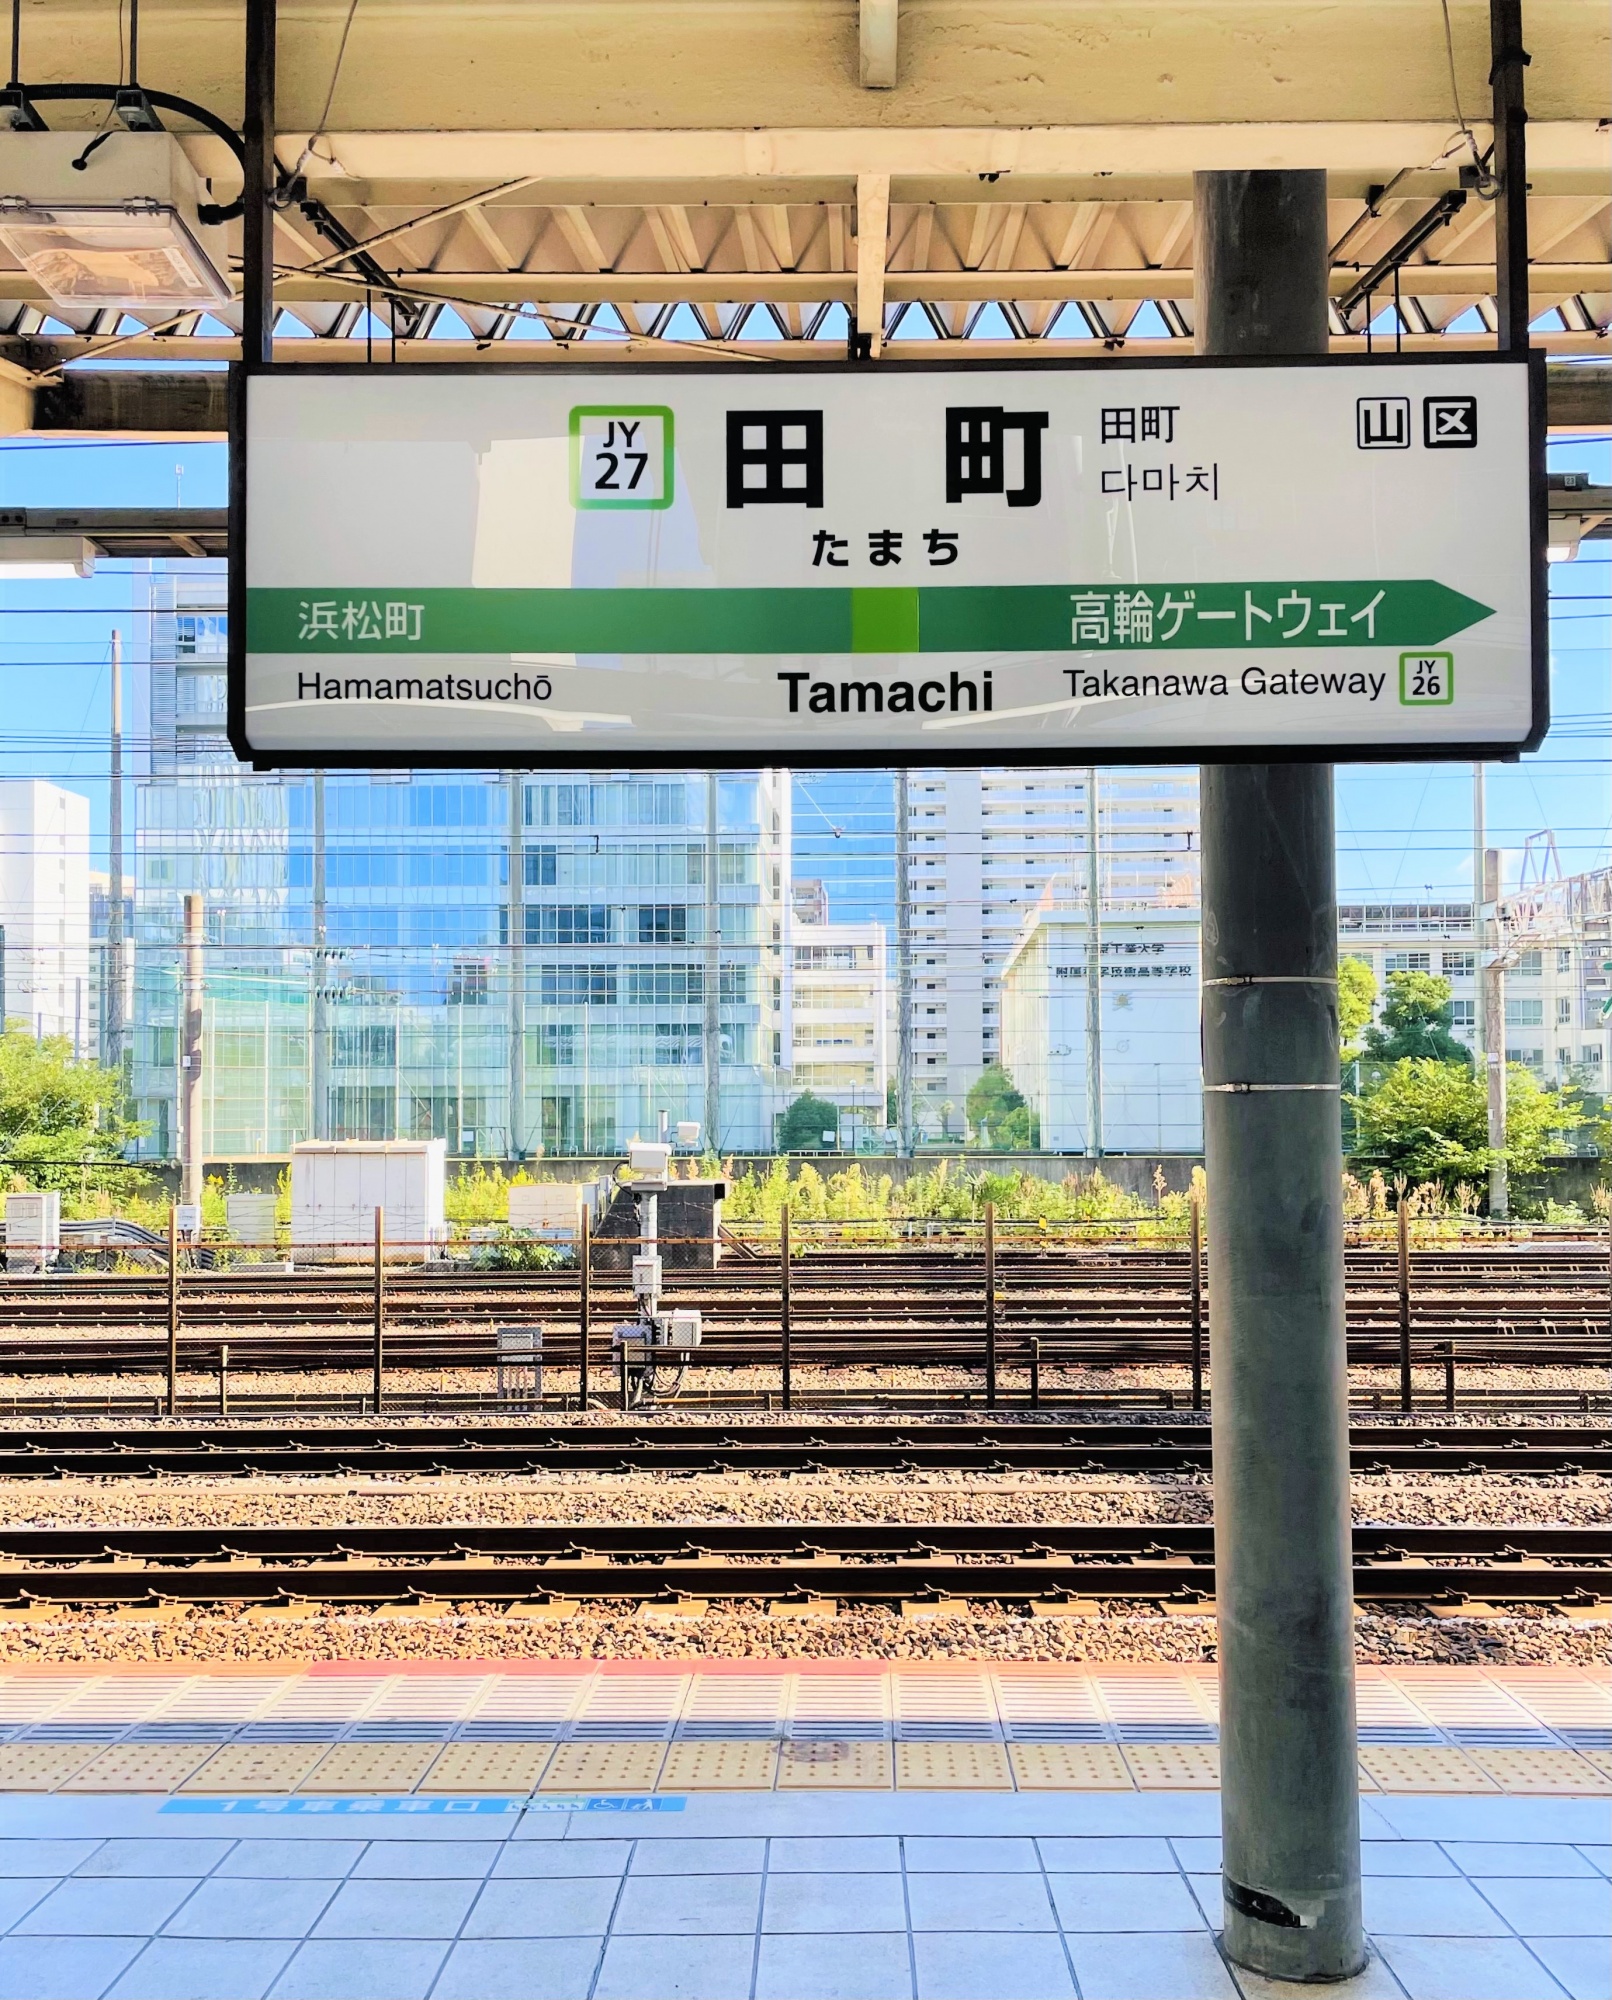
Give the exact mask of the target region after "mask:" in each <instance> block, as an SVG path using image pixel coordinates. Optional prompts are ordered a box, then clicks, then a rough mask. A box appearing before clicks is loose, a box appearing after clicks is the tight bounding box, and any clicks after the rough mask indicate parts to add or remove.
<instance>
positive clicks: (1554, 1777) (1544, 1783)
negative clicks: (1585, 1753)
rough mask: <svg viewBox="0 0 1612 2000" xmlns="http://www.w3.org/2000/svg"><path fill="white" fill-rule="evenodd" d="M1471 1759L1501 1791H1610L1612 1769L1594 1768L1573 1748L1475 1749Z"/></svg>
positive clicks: (1567, 1792)
mask: <svg viewBox="0 0 1612 2000" xmlns="http://www.w3.org/2000/svg"><path fill="white" fill-rule="evenodd" d="M1470 1754H1471V1757H1472V1761H1473V1763H1475V1764H1476V1765H1478V1767H1479V1768H1480V1769H1481V1770H1482V1771H1484V1772H1485V1773H1486V1774H1487V1775H1488V1776H1489V1777H1491V1778H1493V1779H1494V1781H1495V1783H1496V1784H1497V1785H1499V1786H1500V1788H1501V1790H1502V1791H1507V1792H1551V1793H1557V1794H1560V1795H1564V1796H1569V1797H1571V1796H1573V1795H1574V1794H1577V1795H1579V1796H1583V1795H1584V1794H1586V1793H1595V1792H1612V1772H1607V1771H1601V1770H1597V1769H1596V1767H1595V1765H1593V1764H1591V1765H1590V1767H1589V1769H1588V1770H1586V1769H1585V1768H1584V1767H1585V1761H1586V1760H1585V1759H1584V1758H1583V1757H1580V1756H1579V1755H1578V1753H1577V1752H1576V1751H1573V1750H1507V1749H1493V1750H1489V1749H1474V1750H1473V1751H1472V1752H1471V1753H1470Z"/></svg>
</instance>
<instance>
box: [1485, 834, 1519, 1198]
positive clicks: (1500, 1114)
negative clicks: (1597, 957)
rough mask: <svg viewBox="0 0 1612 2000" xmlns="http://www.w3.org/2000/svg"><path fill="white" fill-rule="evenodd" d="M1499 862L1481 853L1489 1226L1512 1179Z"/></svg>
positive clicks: (1492, 851)
mask: <svg viewBox="0 0 1612 2000" xmlns="http://www.w3.org/2000/svg"><path fill="white" fill-rule="evenodd" d="M1500 860H1501V856H1500V850H1499V848H1498V847H1486V848H1485V849H1484V851H1483V901H1484V918H1483V935H1484V949H1483V951H1482V953H1481V954H1480V956H1479V959H1478V977H1479V979H1480V980H1481V981H1482V986H1481V989H1480V993H1479V999H1478V1004H1479V1006H1480V1007H1481V1008H1482V1010H1483V1067H1484V1081H1485V1085H1486V1087H1487V1093H1488V1113H1489V1147H1490V1150H1491V1152H1492V1153H1493V1156H1494V1160H1493V1164H1492V1165H1491V1166H1490V1168H1489V1220H1490V1221H1491V1222H1504V1221H1505V1220H1506V1219H1507V1218H1508V1217H1509V1215H1510V1214H1511V1176H1510V1174H1509V1172H1508V1170H1507V1163H1506V933H1505V923H1504V920H1503V919H1502V917H1501V914H1500Z"/></svg>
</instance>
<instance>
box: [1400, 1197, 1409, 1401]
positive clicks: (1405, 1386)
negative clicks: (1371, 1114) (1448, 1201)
mask: <svg viewBox="0 0 1612 2000" xmlns="http://www.w3.org/2000/svg"><path fill="white" fill-rule="evenodd" d="M1405 1195H1406V1189H1405V1188H1404V1187H1403V1186H1401V1187H1400V1190H1399V1407H1400V1408H1401V1409H1402V1410H1408V1409H1409V1408H1410V1407H1411V1402H1412V1387H1411V1299H1410V1210H1409V1209H1408V1208H1407V1207H1406V1206H1405Z"/></svg>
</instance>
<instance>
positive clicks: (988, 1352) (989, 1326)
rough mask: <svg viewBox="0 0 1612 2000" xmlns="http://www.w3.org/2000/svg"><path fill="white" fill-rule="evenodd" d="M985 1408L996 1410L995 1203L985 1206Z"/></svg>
mask: <svg viewBox="0 0 1612 2000" xmlns="http://www.w3.org/2000/svg"><path fill="white" fill-rule="evenodd" d="M985 1407H986V1408H987V1409H989V1410H994V1409H995V1408H996V1203H995V1202H994V1201H988V1202H987V1203H986V1204H985Z"/></svg>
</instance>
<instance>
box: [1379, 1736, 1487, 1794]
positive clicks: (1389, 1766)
mask: <svg viewBox="0 0 1612 2000" xmlns="http://www.w3.org/2000/svg"><path fill="white" fill-rule="evenodd" d="M1360 1764H1361V1768H1362V1769H1363V1770H1364V1771H1366V1772H1367V1773H1369V1775H1370V1776H1371V1777H1372V1778H1374V1779H1375V1780H1376V1782H1377V1784H1378V1786H1379V1787H1380V1788H1381V1789H1382V1790H1383V1791H1385V1792H1497V1791H1499V1789H1500V1787H1499V1786H1498V1785H1497V1784H1496V1783H1495V1782H1494V1780H1493V1779H1492V1778H1490V1777H1488V1776H1487V1775H1486V1774H1485V1773H1484V1772H1482V1771H1480V1770H1479V1769H1478V1767H1477V1765H1476V1764H1474V1763H1473V1761H1472V1759H1471V1758H1470V1757H1468V1756H1467V1755H1466V1753H1465V1752H1464V1751H1461V1750H1452V1749H1450V1748H1449V1747H1448V1746H1447V1745H1443V1744H1427V1745H1423V1744H1420V1743H1365V1744H1362V1745H1361V1749H1360Z"/></svg>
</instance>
